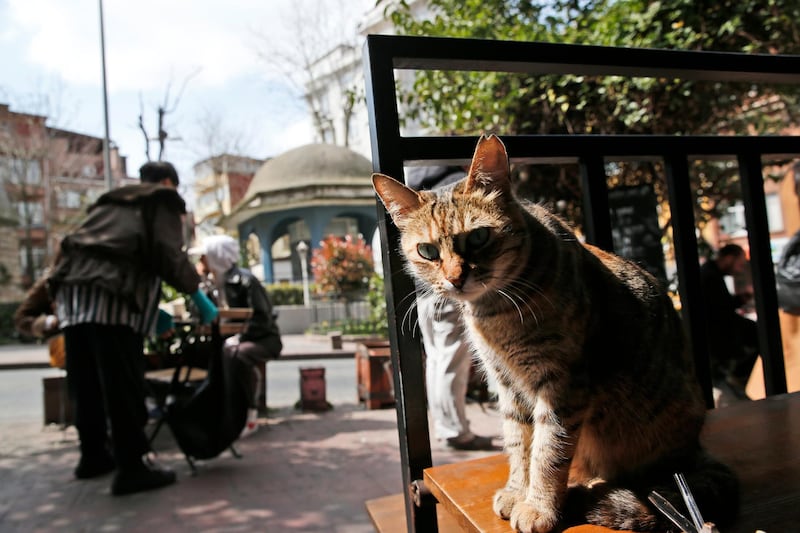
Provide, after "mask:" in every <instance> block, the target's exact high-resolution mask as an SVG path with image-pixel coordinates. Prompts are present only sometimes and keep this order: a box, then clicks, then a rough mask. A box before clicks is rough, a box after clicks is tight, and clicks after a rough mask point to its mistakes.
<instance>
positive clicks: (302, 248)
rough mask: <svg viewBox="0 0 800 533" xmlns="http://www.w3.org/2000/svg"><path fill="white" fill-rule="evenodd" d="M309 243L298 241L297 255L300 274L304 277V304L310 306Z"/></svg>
mask: <svg viewBox="0 0 800 533" xmlns="http://www.w3.org/2000/svg"><path fill="white" fill-rule="evenodd" d="M307 254H308V245H307V244H306V243H305V241H300V242H298V243H297V255H298V257H299V258H300V275H301V276H302V279H303V305H304V306H306V307H309V306H310V305H311V295H310V294H309V292H308V263H307V261H308V258H307Z"/></svg>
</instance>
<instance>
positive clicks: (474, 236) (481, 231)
mask: <svg viewBox="0 0 800 533" xmlns="http://www.w3.org/2000/svg"><path fill="white" fill-rule="evenodd" d="M488 240H489V228H478V229H474V230H472V231H470V232H469V234H468V235H467V244H468V245H469V247H470V248H473V249H475V248H480V247H481V246H483V245H484V244H486V242H487V241H488Z"/></svg>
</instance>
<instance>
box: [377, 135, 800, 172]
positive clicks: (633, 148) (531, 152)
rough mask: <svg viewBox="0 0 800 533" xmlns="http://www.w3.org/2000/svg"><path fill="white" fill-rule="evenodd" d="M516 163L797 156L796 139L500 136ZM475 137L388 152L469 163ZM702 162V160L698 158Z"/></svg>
mask: <svg viewBox="0 0 800 533" xmlns="http://www.w3.org/2000/svg"><path fill="white" fill-rule="evenodd" d="M500 137H501V138H502V139H503V143H504V144H505V145H506V148H507V149H508V153H509V155H510V157H511V160H512V162H515V163H537V162H538V163H577V162H578V159H579V158H580V157H581V156H585V157H589V156H594V157H604V158H605V159H606V160H609V159H612V160H624V159H642V158H650V159H661V158H662V157H663V156H664V155H673V156H686V157H687V158H688V159H690V160H691V159H700V158H702V159H711V158H712V157H711V156H716V157H718V158H720V159H729V160H734V159H735V158H736V156H735V154H738V153H743V152H745V151H748V150H754V151H757V152H759V153H761V154H765V156H769V158H770V159H773V160H775V159H793V158H795V157H797V156H798V154H800V136H791V135H786V136H779V137H778V136H775V137H772V136H771V137H755V136H711V135H624V134H623V135H508V136H506V135H502V134H501V135H500ZM476 139H477V137H475V136H462V137H399V136H398V138H397V139H396V140H394V141H393V143H392V146H393V148H392V149H393V150H394V151H395V152H397V153H398V154H399V155H400V157H401V158H402V159H403V160H404V161H405V162H406V163H407V164H415V163H420V164H424V165H432V164H436V163H434V162H433V161H437V162H455V163H468V162H469V161H468V160H466V161H465V160H464V159H463V156H460V154H471V153H472V152H473V151H474V149H475V141H476ZM701 156H702V157H701Z"/></svg>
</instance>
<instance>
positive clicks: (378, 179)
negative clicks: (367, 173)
mask: <svg viewBox="0 0 800 533" xmlns="http://www.w3.org/2000/svg"><path fill="white" fill-rule="evenodd" d="M372 186H373V187H374V188H375V192H376V193H378V197H379V198H380V199H381V202H383V205H384V207H386V210H387V211H388V212H389V215H391V217H392V220H394V223H395V225H399V224H398V222H400V221H401V220H402V218H403V217H404V216H405V215H407V214H408V213H410V212H412V211H415V210H416V209H418V208H419V206H420V204H421V202H420V197H419V194H418V193H417V192H416V191H415V190H413V189H409V188H408V187H406V186H405V185H403V184H402V183H400V182H399V181H397V180H395V179H392V178H390V177H389V176H386V175H384V174H373V175H372Z"/></svg>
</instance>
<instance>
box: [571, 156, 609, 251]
mask: <svg viewBox="0 0 800 533" xmlns="http://www.w3.org/2000/svg"><path fill="white" fill-rule="evenodd" d="M579 165H580V169H581V189H582V190H583V225H584V231H585V233H586V240H587V241H589V242H590V243H592V244H594V245H595V246H598V247H600V248H602V249H603V250H607V251H609V252H613V251H614V239H613V237H612V236H611V215H610V213H609V209H608V184H607V182H606V167H605V160H604V159H603V157H602V156H601V155H595V154H593V155H590V156H583V157H580V158H579Z"/></svg>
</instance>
